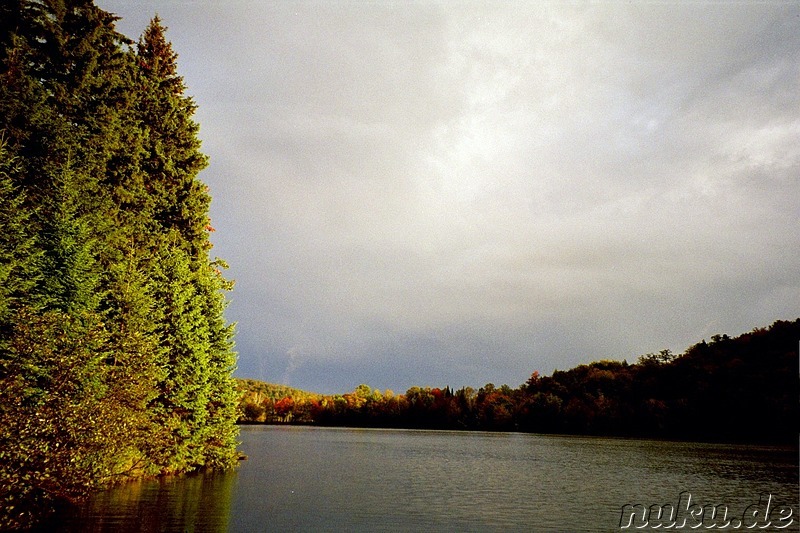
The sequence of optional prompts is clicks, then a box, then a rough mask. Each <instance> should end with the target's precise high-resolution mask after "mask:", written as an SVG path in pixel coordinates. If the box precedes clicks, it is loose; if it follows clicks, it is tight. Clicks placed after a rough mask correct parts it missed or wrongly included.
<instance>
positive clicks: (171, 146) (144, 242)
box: [0, 0, 238, 529]
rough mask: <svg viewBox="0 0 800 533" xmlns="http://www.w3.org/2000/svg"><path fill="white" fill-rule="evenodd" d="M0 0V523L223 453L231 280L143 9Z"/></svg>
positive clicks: (181, 88) (218, 463) (232, 405)
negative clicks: (120, 21) (131, 19)
mask: <svg viewBox="0 0 800 533" xmlns="http://www.w3.org/2000/svg"><path fill="white" fill-rule="evenodd" d="M115 21H116V18H115V17H114V16H113V15H111V14H109V13H107V12H105V11H103V10H101V9H99V8H98V7H96V6H95V5H94V3H93V1H91V0H52V1H47V2H44V1H37V0H4V1H3V2H2V3H0V228H2V231H0V529H8V528H18V527H24V526H26V525H30V524H31V523H32V522H34V521H36V520H37V519H38V518H41V517H42V516H43V515H44V514H46V513H47V512H48V511H49V510H51V509H52V508H53V506H54V505H56V504H58V503H59V502H71V501H76V500H79V499H80V498H82V497H83V496H85V495H86V494H87V493H89V492H90V491H93V490H96V489H99V488H102V487H105V486H108V485H109V484H113V483H118V482H122V481H125V480H129V479H132V478H136V477H141V476H156V475H163V474H175V473H182V472H189V471H193V470H197V469H201V468H228V467H231V466H234V465H235V464H236V462H237V460H238V455H237V452H236V444H237V442H236V439H237V435H238V431H237V426H236V423H235V422H236V403H237V396H238V393H237V391H236V385H235V382H234V380H233V377H232V372H233V370H234V367H235V363H236V361H235V354H234V352H233V340H232V339H233V327H232V325H231V324H228V323H227V322H226V321H225V319H224V317H223V311H224V309H225V306H226V301H227V296H226V293H227V291H229V290H230V289H231V288H232V284H231V282H229V281H228V280H226V279H225V277H224V276H223V273H222V271H223V270H224V268H225V263H224V262H223V261H222V260H219V259H216V258H211V257H210V249H211V243H210V239H209V234H210V232H212V231H213V228H212V227H211V225H210V220H209V216H208V212H209V204H210V200H211V198H210V196H209V192H208V188H207V187H206V186H205V184H204V183H203V182H202V181H200V179H199V178H198V174H199V172H200V171H201V170H202V169H203V168H204V167H205V166H206V165H207V158H206V156H205V155H204V154H203V153H202V152H201V151H200V141H199V139H198V135H197V134H198V125H197V124H196V123H195V122H194V121H193V118H192V117H193V114H194V111H195V107H196V106H195V103H194V102H193V100H192V99H191V98H190V97H189V96H187V95H186V94H185V90H186V87H185V85H184V81H183V79H182V78H181V77H180V76H179V75H178V71H177V55H176V54H175V52H174V51H173V49H172V46H171V44H170V43H169V42H168V41H167V39H166V36H165V27H164V26H163V25H162V24H161V21H160V20H159V19H158V18H157V17H156V18H154V19H153V20H152V22H151V23H150V25H149V26H148V27H147V28H146V30H145V31H144V33H143V34H142V35H141V37H140V38H139V39H138V41H136V42H134V41H133V40H131V39H129V38H127V37H125V36H124V35H122V34H120V33H118V32H117V31H116V30H115Z"/></svg>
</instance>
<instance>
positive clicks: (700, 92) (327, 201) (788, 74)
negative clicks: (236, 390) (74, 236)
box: [97, 0, 800, 393]
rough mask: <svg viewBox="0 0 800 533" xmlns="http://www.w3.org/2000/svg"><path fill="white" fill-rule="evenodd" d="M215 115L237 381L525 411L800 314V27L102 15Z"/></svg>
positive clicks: (621, 13) (219, 249)
mask: <svg viewBox="0 0 800 533" xmlns="http://www.w3.org/2000/svg"><path fill="white" fill-rule="evenodd" d="M97 3H98V5H100V6H101V7H103V8H104V9H106V10H108V11H111V12H114V13H117V14H118V15H120V16H121V17H123V19H122V20H121V21H120V22H119V23H118V28H119V29H120V30H121V31H122V32H123V33H125V34H126V35H128V36H130V37H133V38H136V37H138V35H139V34H140V33H141V32H142V31H143V30H144V28H145V27H146V25H147V23H148V21H149V19H150V18H151V17H152V16H153V15H154V14H155V13H158V14H159V15H160V17H161V18H162V19H163V21H164V23H165V24H166V25H167V26H168V27H169V30H168V32H167V37H168V38H169V39H170V40H171V41H172V42H173V46H174V47H175V49H176V51H177V52H178V54H179V56H180V57H179V70H180V72H181V74H182V75H183V76H184V78H185V80H186V83H187V85H188V87H189V91H188V92H189V94H191V95H192V96H194V98H195V99H196V101H197V103H198V105H199V109H198V112H197V115H196V118H197V120H198V122H199V123H200V125H201V137H202V139H203V148H204V151H205V152H206V153H207V154H208V155H209V156H210V157H211V166H210V167H209V168H208V169H207V170H205V171H204V172H203V174H202V175H201V177H202V179H203V180H204V181H206V182H207V183H208V184H209V185H210V187H211V190H212V194H213V196H214V203H213V207H212V217H213V224H214V226H215V227H216V229H217V232H216V233H215V234H214V236H213V238H214V242H215V248H214V250H213V253H215V254H216V255H219V256H220V257H223V258H225V259H226V260H228V261H229V263H230V265H231V269H230V271H229V275H230V277H232V278H234V279H235V280H236V290H235V291H234V293H233V294H232V297H231V300H232V303H231V305H230V307H229V310H228V318H229V319H230V320H232V321H235V322H237V323H238V333H237V350H238V352H239V369H238V371H237V373H236V374H237V375H238V376H241V377H251V378H256V379H262V380H266V381H270V382H276V383H286V384H289V385H291V386H295V387H299V388H303V389H307V390H314V391H318V392H325V393H332V392H346V391H350V390H352V389H353V388H355V387H356V386H357V385H358V384H359V383H367V384H369V385H370V386H372V387H377V388H379V389H386V388H389V389H393V390H394V391H396V392H404V391H405V390H406V389H407V388H408V387H410V386H412V385H420V386H426V385H428V386H444V385H450V386H451V387H456V388H458V387H461V386H465V385H467V386H473V387H478V386H481V385H483V384H485V383H488V382H493V383H495V384H496V385H500V384H502V383H507V384H509V385H511V386H514V387H515V386H517V385H519V384H521V383H523V382H524V381H525V380H526V379H527V378H528V377H529V376H530V374H531V372H533V371H534V370H539V371H540V372H541V373H545V374H549V373H550V372H552V371H553V370H554V369H562V370H563V369H568V368H571V367H573V366H575V365H577V364H580V363H586V362H590V361H594V360H599V359H604V358H610V359H619V360H621V359H624V358H625V359H627V360H628V361H629V362H632V361H635V360H636V358H637V356H638V355H641V354H644V353H648V352H655V351H658V350H661V349H665V348H669V349H671V350H673V351H675V352H681V351H683V350H684V349H685V348H687V347H688V346H689V345H691V344H693V343H695V342H697V341H699V340H701V339H703V338H706V339H707V338H709V337H710V336H711V335H713V334H716V333H728V334H731V335H736V334H740V333H743V332H746V331H749V330H751V329H752V328H754V327H756V326H766V325H769V324H771V323H772V322H773V321H774V320H777V319H794V318H797V317H798V316H800V253H798V251H800V90H798V89H799V87H800V59H799V58H800V4H797V3H796V2H759V3H756V2H752V3H751V2H739V3H733V2H731V3H728V2H682V3H671V2H648V3H637V2H632V3H631V2H610V1H609V2H593V3H588V2H569V3H567V2H527V1H525V2H522V1H520V2H494V1H491V2H489V1H487V2H465V1H459V2H455V1H447V0H445V1H440V2H434V1H430V2H429V1H418V2H400V1H397V2H388V1H386V2H384V1H380V0H378V1H371V2H355V1H353V2H350V1H347V2H344V1H342V2H323V1H314V2H304V1H299V2H289V1H285V2H284V1H280V2H266V1H260V0H193V1H178V0H160V1H159V0H137V1H135V2H133V1H130V0H98V1H97Z"/></svg>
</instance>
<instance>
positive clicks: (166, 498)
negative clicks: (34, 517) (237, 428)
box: [38, 472, 237, 533]
mask: <svg viewBox="0 0 800 533" xmlns="http://www.w3.org/2000/svg"><path fill="white" fill-rule="evenodd" d="M236 477H237V473H236V472H209V473H205V474H196V475H190V476H183V477H174V478H166V479H160V480H151V481H138V482H133V483H129V484H126V485H122V486H119V487H115V488H113V489H111V490H108V491H105V492H101V493H99V494H97V495H96V496H95V497H93V498H92V499H91V501H89V502H87V504H86V505H85V506H84V507H83V508H81V509H73V510H71V511H67V512H65V513H63V514H61V515H60V516H57V517H56V518H55V519H54V520H52V521H50V522H49V523H47V524H43V525H42V527H41V528H39V529H38V531H64V532H69V533H72V532H75V533H77V532H81V533H84V532H85V533H101V532H115V533H116V532H122V533H128V532H129V533H133V532H172V531H174V532H184V531H185V532H193V531H228V529H229V527H228V526H229V522H230V515H231V501H232V498H233V493H234V489H235V486H236Z"/></svg>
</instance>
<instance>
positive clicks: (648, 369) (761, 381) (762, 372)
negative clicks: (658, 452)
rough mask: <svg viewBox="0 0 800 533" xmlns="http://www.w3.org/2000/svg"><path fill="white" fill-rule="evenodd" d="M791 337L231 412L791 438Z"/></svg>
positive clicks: (313, 419)
mask: <svg viewBox="0 0 800 533" xmlns="http://www.w3.org/2000/svg"><path fill="white" fill-rule="evenodd" d="M798 342H800V319H798V320H795V321H794V322H787V321H778V322H775V323H774V324H773V325H772V326H770V327H769V328H764V329H755V330H753V331H752V332H750V333H745V334H743V335H741V336H739V337H736V338H729V337H728V336H727V335H721V336H720V335H715V336H714V337H712V338H711V339H710V341H709V342H706V341H702V342H700V343H698V344H695V345H694V346H692V347H690V348H689V349H687V350H686V352H685V353H683V354H681V355H677V354H673V353H672V352H670V351H669V350H664V351H661V352H659V353H654V354H647V355H643V356H641V357H640V358H639V360H638V361H637V362H636V363H634V364H629V363H627V362H625V361H623V362H619V361H599V362H595V363H591V364H587V365H580V366H577V367H575V368H573V369H571V370H566V371H558V370H557V371H555V372H553V374H552V375H551V376H542V375H540V374H539V373H538V372H533V374H532V375H531V377H530V378H529V379H528V380H527V382H526V383H524V384H523V385H521V386H520V387H518V388H515V389H512V388H511V387H509V386H508V385H503V386H501V387H495V386H494V385H493V384H488V385H485V386H484V387H481V388H479V389H478V390H474V389H472V388H470V387H464V388H461V389H459V390H452V389H450V388H449V387H444V388H430V387H424V388H421V387H412V388H411V389H409V390H408V391H406V393H405V394H402V395H395V394H393V393H392V392H391V391H387V392H384V393H381V392H380V391H378V390H371V389H370V387H369V386H367V385H360V386H359V387H358V388H356V390H354V391H353V392H352V393H348V394H343V395H335V396H319V395H310V394H309V393H304V395H300V396H297V395H295V396H293V395H287V396H285V397H276V396H272V397H266V396H264V397H262V398H261V399H260V401H259V402H257V403H255V402H254V397H253V396H252V395H248V394H247V393H246V392H245V394H244V395H243V396H242V401H241V404H240V420H241V421H244V422H248V421H249V422H283V423H297V424H317V425H329V426H361V427H395V428H429V429H471V430H489V431H525V432H537V433H568V434H590V435H619V436H637V437H659V438H678V439H700V440H720V441H743V442H791V443H796V439H797V435H798V420H800V418H798V396H799V395H800V387H799V385H798V381H799V378H798Z"/></svg>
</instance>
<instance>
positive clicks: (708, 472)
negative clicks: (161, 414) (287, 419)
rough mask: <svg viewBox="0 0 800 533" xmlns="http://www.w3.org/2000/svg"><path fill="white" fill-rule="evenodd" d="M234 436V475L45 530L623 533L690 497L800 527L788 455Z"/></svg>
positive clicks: (450, 434)
mask: <svg viewBox="0 0 800 533" xmlns="http://www.w3.org/2000/svg"><path fill="white" fill-rule="evenodd" d="M240 440H241V441H242V444H241V450H242V451H243V452H244V453H245V454H246V455H247V456H248V460H246V461H243V462H242V463H241V465H240V468H239V469H238V471H236V472H230V473H212V474H205V475H194V476H185V477H178V478H172V479H165V480H160V481H150V482H138V483H131V484H128V485H125V486H122V487H118V488H115V489H113V490H110V491H107V492H104V493H101V494H98V495H97V496H95V497H94V498H93V499H92V500H91V501H89V502H87V504H86V505H85V506H84V507H83V508H82V509H81V510H80V512H74V513H71V514H65V515H62V516H59V517H57V520H56V521H55V522H54V524H56V525H54V524H49V525H48V526H47V528H48V531H53V530H55V531H70V532H71V531H81V532H92V531H96V532H100V531H109V532H111V531H114V532H118V531H123V532H124V531H232V532H253V531H280V532H284V531H566V530H570V531H620V529H619V525H620V518H621V512H622V507H623V506H624V505H626V504H631V505H634V504H642V505H643V506H644V507H649V506H651V505H654V504H658V505H665V504H672V505H673V506H676V507H678V506H679V505H681V502H682V501H685V500H686V498H687V497H691V499H692V501H691V503H692V504H694V505H697V504H699V505H701V506H710V505H721V504H724V505H727V506H728V509H729V510H730V512H731V515H729V516H734V517H736V518H737V519H741V517H742V515H743V513H744V511H745V510H747V509H748V508H749V509H750V510H751V511H752V510H755V511H758V509H760V508H763V507H764V506H765V505H767V504H769V505H771V509H770V510H772V509H775V508H776V507H781V506H782V507H781V509H782V510H783V511H786V510H787V509H788V510H789V511H791V512H792V513H793V514H792V516H791V518H789V519H785V520H784V521H783V522H780V524H787V523H788V524H789V525H788V527H787V528H786V529H783V531H797V530H798V524H799V523H800V522H799V521H798V519H797V516H796V513H797V512H798V504H797V500H798V452H797V449H796V448H792V447H774V446H751V445H729V444H703V443H687V442H666V441H654V440H638V439H617V438H599V437H576V436H561V435H536V434H523V433H483V432H456V431H414V430H388V429H349V428H316V427H292V426H244V427H242V432H241V438H240ZM762 495H763V496H762ZM769 495H771V498H768V496H769ZM681 498H683V500H681ZM760 499H761V502H760ZM749 506H751V507H749ZM759 506H760V507H759ZM754 516H756V517H758V515H754ZM771 516H772V517H773V519H777V515H776V514H775V513H773V514H772V515H771ZM753 520H756V518H753ZM689 523H690V524H691V522H689ZM654 524H655V523H654V522H653V521H652V520H651V521H650V522H649V523H648V527H652V526H653V525H654ZM717 524H718V525H720V522H717ZM703 525H707V524H706V523H704V524H703ZM731 525H732V527H733V526H735V525H736V521H735V520H733V521H731ZM758 525H759V526H760V525H763V521H762V522H759V523H758ZM774 525H776V523H773V526H774ZM630 529H631V530H633V529H634V528H633V527H631V528H630ZM742 529H744V524H742ZM687 530H688V526H687Z"/></svg>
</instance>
